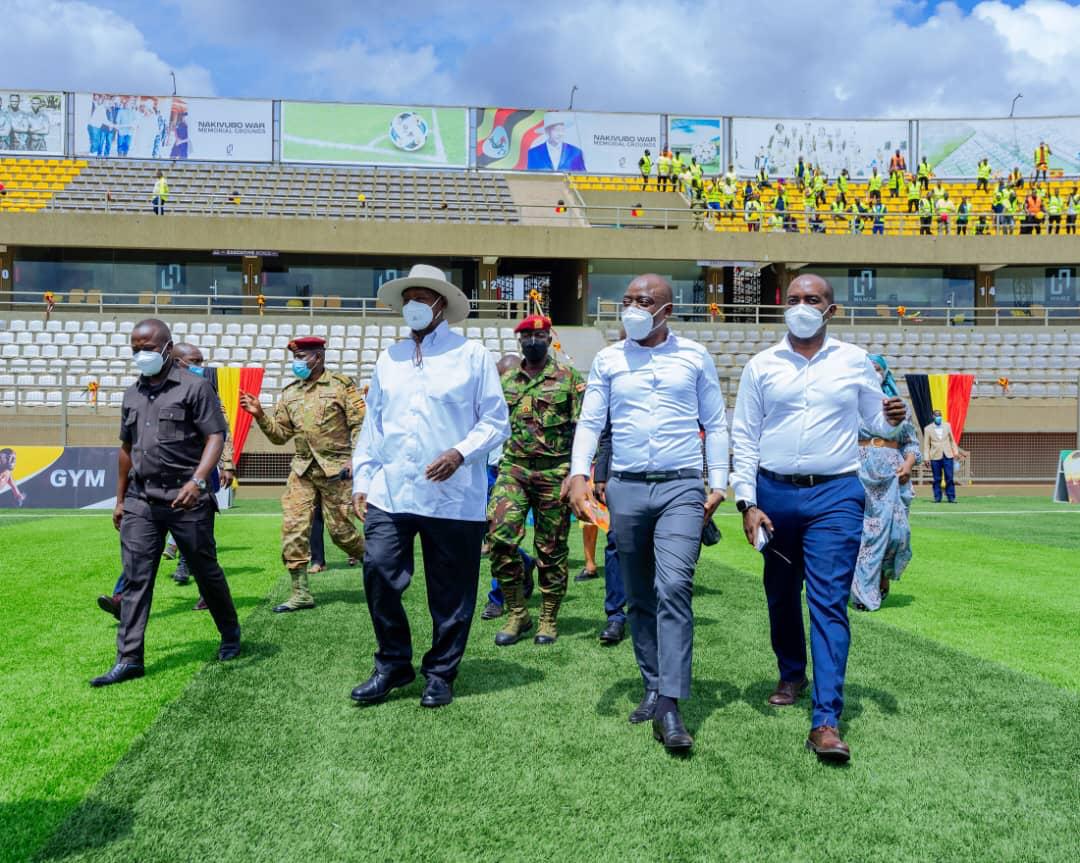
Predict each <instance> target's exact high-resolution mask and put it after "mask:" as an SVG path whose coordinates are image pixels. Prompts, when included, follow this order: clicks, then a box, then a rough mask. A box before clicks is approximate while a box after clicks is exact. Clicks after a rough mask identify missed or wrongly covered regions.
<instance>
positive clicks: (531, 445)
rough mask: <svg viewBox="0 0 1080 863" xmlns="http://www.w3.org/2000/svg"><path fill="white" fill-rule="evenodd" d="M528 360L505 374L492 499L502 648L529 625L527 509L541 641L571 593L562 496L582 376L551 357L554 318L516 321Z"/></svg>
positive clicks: (551, 635) (551, 632) (547, 638)
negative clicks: (503, 435)
mask: <svg viewBox="0 0 1080 863" xmlns="http://www.w3.org/2000/svg"><path fill="white" fill-rule="evenodd" d="M514 332H516V333H517V334H518V337H519V339H520V341H521V353H522V356H523V357H524V359H523V360H522V362H521V365H520V366H518V367H517V368H514V369H511V370H509V371H507V372H506V373H505V374H503V376H502V386H503V394H504V395H505V397H506V404H507V406H508V407H509V409H510V439H509V440H508V441H507V442H506V443H505V444H504V445H503V457H502V462H501V463H500V464H499V478H498V479H497V480H496V482H495V488H494V489H493V490H492V492H491V501H490V503H489V504H488V522H489V530H490V532H489V535H488V543H489V546H490V551H489V554H488V556H489V558H490V560H491V572H492V574H493V575H494V576H495V577H496V578H497V579H498V580H499V586H500V587H501V588H502V592H503V596H504V597H505V600H506V609H507V617H508V619H507V621H506V625H505V626H503V628H502V629H501V630H500V631H499V633H498V635H496V636H495V643H496V644H498V645H500V646H504V645H508V644H514V643H516V642H518V641H520V640H521V639H522V638H523V637H524V635H525V634H526V633H527V632H529V631H530V630H531V629H532V619H531V618H530V617H529V612H528V609H526V607H525V593H524V591H525V584H524V580H525V573H524V567H523V565H522V562H521V557H520V556H519V555H518V546H519V545H520V544H521V541H522V540H523V539H524V538H525V518H526V516H527V515H528V512H529V510H530V509H532V511H533V519H534V523H535V547H536V562H537V569H538V570H539V573H540V578H539V581H540V591H541V593H542V594H543V607H542V610H541V612H540V627H539V629H538V631H537V634H536V638H534V639H533V641H534V642H535V643H536V644H551V643H553V642H554V641H555V639H556V638H558V630H557V629H556V618H557V617H558V614H559V605H560V604H561V603H562V599H563V597H564V596H566V581H567V558H568V557H569V549H568V544H567V534H568V533H569V532H570V510H569V509H568V508H567V507H566V505H565V504H563V503H562V502H561V501H560V500H559V491H560V487H561V485H562V482H563V480H564V479H565V478H566V476H567V474H568V472H569V469H570V468H569V465H570V446H571V444H572V443H573V440H574V427H575V424H576V422H577V417H578V412H579V411H580V410H581V399H582V394H583V393H584V392H585V382H584V381H583V380H582V377H581V375H580V374H579V373H578V372H577V370H576V369H574V368H572V367H570V366H567V365H563V364H562V363H560V362H558V361H557V360H556V359H555V357H554V356H551V355H549V353H548V346H549V345H550V344H551V321H550V320H549V319H548V318H546V317H543V316H542V315H532V316H530V317H528V318H526V319H525V320H523V321H522V322H521V323H520V324H518V325H517V327H515V329H514Z"/></svg>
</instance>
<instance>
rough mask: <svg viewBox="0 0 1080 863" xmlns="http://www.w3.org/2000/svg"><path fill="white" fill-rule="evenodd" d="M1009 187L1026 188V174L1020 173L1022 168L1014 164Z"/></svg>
mask: <svg viewBox="0 0 1080 863" xmlns="http://www.w3.org/2000/svg"><path fill="white" fill-rule="evenodd" d="M1009 188H1010V189H1015V190H1020V189H1022V188H1024V175H1023V174H1021V173H1020V168H1019V167H1017V166H1016V165H1013V169H1012V171H1010V172H1009Z"/></svg>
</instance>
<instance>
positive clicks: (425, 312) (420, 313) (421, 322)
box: [401, 300, 435, 332]
mask: <svg viewBox="0 0 1080 863" xmlns="http://www.w3.org/2000/svg"><path fill="white" fill-rule="evenodd" d="M401 314H402V316H403V317H404V318H405V324H406V325H407V326H408V327H409V329H410V330H412V331H413V332H418V331H420V330H426V329H427V328H428V327H430V326H431V322H432V321H433V320H435V310H434V308H433V307H432V306H429V305H428V304H427V303H422V302H420V301H419V300H409V302H407V303H406V304H405V305H404V306H403V307H402V309H401Z"/></svg>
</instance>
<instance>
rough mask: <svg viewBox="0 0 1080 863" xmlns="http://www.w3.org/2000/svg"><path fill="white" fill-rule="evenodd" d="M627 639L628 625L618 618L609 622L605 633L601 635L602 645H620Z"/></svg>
mask: <svg viewBox="0 0 1080 863" xmlns="http://www.w3.org/2000/svg"><path fill="white" fill-rule="evenodd" d="M624 638H626V624H625V623H623V622H622V621H621V620H618V619H617V618H612V619H611V620H609V621H608V622H607V626H605V627H604V631H603V632H601V633H600V643H601V644H618V643H619V642H620V641H622V640H623V639H624Z"/></svg>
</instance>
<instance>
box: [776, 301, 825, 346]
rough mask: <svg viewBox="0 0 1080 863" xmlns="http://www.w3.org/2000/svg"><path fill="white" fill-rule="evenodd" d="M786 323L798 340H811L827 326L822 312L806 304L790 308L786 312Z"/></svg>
mask: <svg viewBox="0 0 1080 863" xmlns="http://www.w3.org/2000/svg"><path fill="white" fill-rule="evenodd" d="M784 323H786V324H787V328H788V330H790V331H791V334H792V335H793V336H795V338H797V339H811V338H813V337H814V336H816V335H817V334H818V331H819V330H820V329H821V328H822V327H823V326H824V325H825V316H824V315H823V314H822V313H821V311H820V310H818V309H815V308H814V307H813V306H809V305H807V304H806V303H799V304H798V305H797V306H788V308H787V311H786V312H784Z"/></svg>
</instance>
